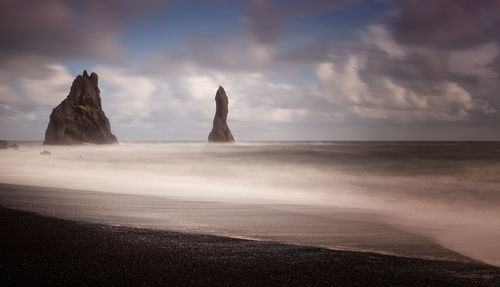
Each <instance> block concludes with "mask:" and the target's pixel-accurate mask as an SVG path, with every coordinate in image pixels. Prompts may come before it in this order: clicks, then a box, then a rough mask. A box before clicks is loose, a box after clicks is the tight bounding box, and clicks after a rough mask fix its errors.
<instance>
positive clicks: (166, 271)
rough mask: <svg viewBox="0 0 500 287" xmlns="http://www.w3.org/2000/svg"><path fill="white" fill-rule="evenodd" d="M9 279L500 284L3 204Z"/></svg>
mask: <svg viewBox="0 0 500 287" xmlns="http://www.w3.org/2000/svg"><path fill="white" fill-rule="evenodd" d="M0 226H1V244H0V249H1V254H2V256H1V261H0V278H1V279H0V285H2V286H20V285H115V286H116V285H148V286H151V285H155V286H159V285H169V286H172V285H175V286H178V285H205V286H212V285H225V286H269V285H271V286H363V285H364V286H499V285H500V268H496V267H493V266H489V265H485V264H481V263H460V262H447V261H430V260H421V259H411V258H403V257H395V256H386V255H379V254H373V253H359V252H347V251H332V250H326V249H321V248H313V247H303V246H293V245H285V244H278V243H273V242H262V241H248V240H240V239H231V238H224V237H217V236H208V235H195V234H183V233H177V232H169V231H157V230H148V229H139V228H129V227H116V226H107V225H99V224H88V223H80V222H75V221H68V220H61V219H55V218H49V217H44V216H40V215H37V214H34V213H29V212H23V211H16V210H11V209H6V208H0Z"/></svg>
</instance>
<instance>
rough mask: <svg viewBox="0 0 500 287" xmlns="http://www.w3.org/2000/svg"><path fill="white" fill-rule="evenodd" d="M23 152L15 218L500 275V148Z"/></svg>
mask: <svg viewBox="0 0 500 287" xmlns="http://www.w3.org/2000/svg"><path fill="white" fill-rule="evenodd" d="M17 143H18V144H19V146H20V149H19V150H18V151H14V150H0V205H1V206H4V207H9V208H14V209H19V210H26V211H32V212H36V213H39V214H42V215H47V216H53V217H58V218H64V219H71V220H79V221H84V222H91V223H103V224H109V225H119V226H131V227H137V228H153V229H162V230H173V231H180V232H188V233H197V234H198V233H202V234H212V235H219V236H228V237H234V238H243V239H251V240H266V241H276V242H283V243H288V244H298V245H308V246H317V247H321V248H329V249H338V250H351V251H360V252H376V253H382V254H390V255H397V256H406V257H415V258H425V259H434V260H454V261H473V260H477V261H481V262H484V263H488V264H492V265H495V266H500V142H329V141H325V142H323V141H318V142H238V143H235V144H209V143H206V142H121V143H120V144H116V145H77V146H44V145H43V144H42V143H41V142H17ZM44 150H47V151H49V152H50V153H51V155H41V154H40V152H42V151H44Z"/></svg>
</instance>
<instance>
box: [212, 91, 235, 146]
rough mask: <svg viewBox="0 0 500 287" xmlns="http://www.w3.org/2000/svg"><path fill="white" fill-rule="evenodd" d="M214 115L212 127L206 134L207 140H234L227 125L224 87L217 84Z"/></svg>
mask: <svg viewBox="0 0 500 287" xmlns="http://www.w3.org/2000/svg"><path fill="white" fill-rule="evenodd" d="M215 104H216V110H215V117H214V127H213V128H212V131H211V132H210V134H209V135H208V141H209V142H234V138H233V135H232V134H231V131H230V130H229V127H228V126H227V122H226V119H227V113H228V108H227V105H228V100H227V96H226V91H224V88H223V87H221V86H219V89H218V90H217V94H215Z"/></svg>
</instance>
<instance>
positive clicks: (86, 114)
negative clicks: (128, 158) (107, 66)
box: [44, 71, 118, 144]
mask: <svg viewBox="0 0 500 287" xmlns="http://www.w3.org/2000/svg"><path fill="white" fill-rule="evenodd" d="M97 82H98V77H97V74H96V73H91V74H90V76H89V75H88V73H87V71H83V74H82V75H79V76H77V77H76V79H75V80H74V81H73V85H72V86H71V89H70V92H69V95H68V96H67V97H66V99H64V100H63V101H62V102H61V103H60V104H59V105H58V106H57V107H55V108H54V109H53V110H52V113H51V114H50V122H49V125H48V127H47V130H46V131H45V141H44V144H81V143H95V144H111V143H117V142H118V141H117V140H116V137H115V136H114V135H113V134H112V133H111V126H110V124H109V120H108V118H107V117H106V115H105V114H104V112H103V110H102V107H101V96H100V93H101V92H100V90H99V88H98V87H97Z"/></svg>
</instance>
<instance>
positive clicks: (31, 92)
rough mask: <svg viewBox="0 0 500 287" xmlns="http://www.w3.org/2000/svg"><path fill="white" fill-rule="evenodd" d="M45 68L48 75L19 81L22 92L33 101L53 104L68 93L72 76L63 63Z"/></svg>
mask: <svg viewBox="0 0 500 287" xmlns="http://www.w3.org/2000/svg"><path fill="white" fill-rule="evenodd" d="M45 68H46V69H47V72H48V76H47V75H45V77H42V78H37V79H32V78H21V79H20V80H19V83H20V86H21V89H22V91H23V94H25V95H26V96H27V97H28V98H30V99H32V100H33V101H34V102H35V103H37V104H39V105H44V106H55V105H57V104H59V103H60V102H61V101H62V100H63V99H64V98H65V97H66V96H67V95H68V94H69V89H70V87H71V83H72V81H73V77H72V76H71V74H70V73H69V72H68V70H67V69H66V67H64V66H63V65H59V64H51V65H47V66H46V67H45Z"/></svg>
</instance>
